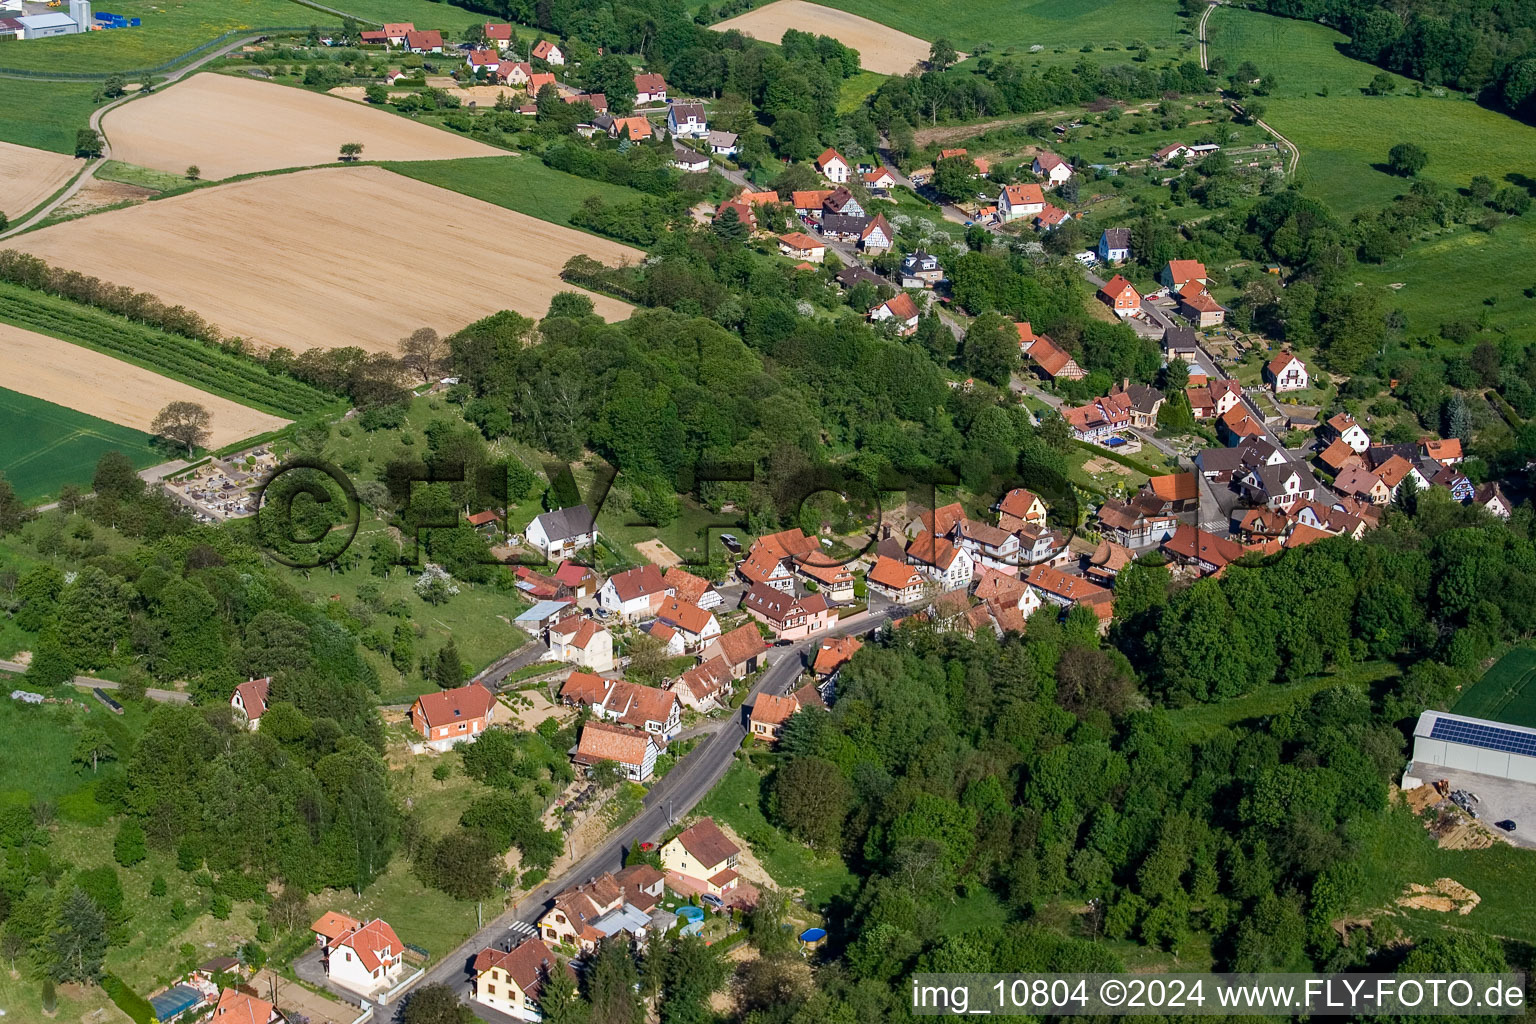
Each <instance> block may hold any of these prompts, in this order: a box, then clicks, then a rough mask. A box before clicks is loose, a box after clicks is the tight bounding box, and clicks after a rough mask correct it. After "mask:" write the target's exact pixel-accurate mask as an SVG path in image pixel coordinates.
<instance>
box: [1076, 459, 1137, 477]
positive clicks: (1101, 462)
mask: <svg viewBox="0 0 1536 1024" xmlns="http://www.w3.org/2000/svg"><path fill="white" fill-rule="evenodd" d="M1083 469H1085V470H1087V471H1088V472H1089V473H1092V474H1094V475H1098V474H1100V473H1118V474H1119V475H1121V476H1130V474H1131V471H1130V468H1129V467H1126V466H1122V465H1120V463H1118V462H1114V461H1112V460H1110V459H1089V460H1088V461H1087V462H1085V463H1083Z"/></svg>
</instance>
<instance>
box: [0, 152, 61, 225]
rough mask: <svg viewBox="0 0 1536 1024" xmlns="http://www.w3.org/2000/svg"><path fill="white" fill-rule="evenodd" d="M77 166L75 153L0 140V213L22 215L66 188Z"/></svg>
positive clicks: (8, 215)
mask: <svg viewBox="0 0 1536 1024" xmlns="http://www.w3.org/2000/svg"><path fill="white" fill-rule="evenodd" d="M78 169H79V163H78V161H76V160H75V158H74V157H72V156H65V155H64V154H63V153H50V152H48V151H47V150H45V149H33V148H32V147H31V146H17V145H13V144H12V143H9V142H0V213H3V214H5V215H6V216H7V217H10V218H11V219H13V220H14V219H15V218H17V217H20V216H21V215H22V214H24V213H26V212H27V211H28V210H31V209H32V208H33V207H36V206H39V205H41V204H42V202H43V201H44V200H45V199H47V198H48V197H49V196H51V195H53V194H54V193H55V192H57V191H58V190H59V189H61V188H63V187H64V183H65V182H67V181H69V179H70V178H71V177H73V176H74V173H75V171H76V170H78Z"/></svg>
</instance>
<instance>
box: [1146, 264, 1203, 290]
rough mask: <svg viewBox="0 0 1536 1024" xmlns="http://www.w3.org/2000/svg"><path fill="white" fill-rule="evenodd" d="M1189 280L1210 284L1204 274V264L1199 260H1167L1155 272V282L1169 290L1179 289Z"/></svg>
mask: <svg viewBox="0 0 1536 1024" xmlns="http://www.w3.org/2000/svg"><path fill="white" fill-rule="evenodd" d="M1191 281H1198V282H1200V283H1201V284H1210V282H1209V281H1208V280H1206V276H1205V264H1204V263H1201V262H1200V261H1199V260H1169V261H1168V262H1167V263H1165V264H1163V269H1162V270H1159V271H1158V272H1157V282H1158V284H1160V285H1162V286H1163V287H1164V288H1167V289H1168V290H1169V291H1170V292H1177V291H1179V290H1181V289H1182V288H1183V287H1184V286H1185V285H1186V284H1189V282H1191Z"/></svg>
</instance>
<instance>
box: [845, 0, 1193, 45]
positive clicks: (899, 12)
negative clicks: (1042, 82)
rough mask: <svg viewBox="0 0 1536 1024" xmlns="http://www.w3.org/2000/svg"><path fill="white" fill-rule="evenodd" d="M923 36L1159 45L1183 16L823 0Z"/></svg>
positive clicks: (994, 0)
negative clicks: (1112, 41) (1111, 41)
mask: <svg viewBox="0 0 1536 1024" xmlns="http://www.w3.org/2000/svg"><path fill="white" fill-rule="evenodd" d="M822 2H824V3H825V6H827V7H835V8H837V9H838V10H842V11H848V12H849V13H851V14H857V15H859V16H860V17H864V18H868V19H870V20H871V21H878V22H880V23H881V24H882V25H889V26H890V27H891V28H894V29H897V30H899V31H902V32H906V33H909V34H910V35H914V36H917V37H919V38H921V39H938V38H941V37H943V38H947V39H948V40H949V41H950V42H951V43H953V44H954V45H955V46H956V47H958V48H959V49H961V50H966V51H969V50H974V49H976V48H977V47H978V46H979V45H981V44H984V43H987V44H991V45H992V46H993V47H1025V48H1028V47H1030V46H1033V45H1037V44H1038V45H1041V46H1047V47H1049V46H1053V45H1056V44H1058V43H1060V44H1066V45H1069V46H1073V47H1077V46H1082V45H1083V44H1084V43H1094V44H1096V45H1100V46H1102V45H1103V44H1104V43H1105V42H1108V41H1110V40H1114V41H1118V42H1120V43H1123V44H1129V43H1135V42H1146V43H1152V44H1157V43H1160V42H1167V41H1169V40H1171V39H1173V38H1174V37H1175V36H1176V35H1177V33H1178V30H1179V29H1180V28H1181V27H1183V26H1184V25H1185V20H1184V19H1183V18H1180V17H1179V16H1178V14H1177V11H1178V8H1177V5H1176V4H1174V3H1173V2H1172V0H934V2H932V3H921V4H920V3H903V4H889V3H880V2H879V0H822Z"/></svg>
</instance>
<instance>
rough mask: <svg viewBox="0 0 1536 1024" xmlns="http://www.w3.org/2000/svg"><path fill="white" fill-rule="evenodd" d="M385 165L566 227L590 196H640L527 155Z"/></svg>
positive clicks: (617, 199)
mask: <svg viewBox="0 0 1536 1024" xmlns="http://www.w3.org/2000/svg"><path fill="white" fill-rule="evenodd" d="M383 166H384V167H387V168H389V169H390V170H391V171H394V172H395V173H396V174H403V175H405V176H406V177H408V178H415V179H416V180H418V181H425V182H427V183H428V184H431V185H437V186H440V187H442V188H446V189H450V190H452V191H454V192H461V193H463V194H464V195H467V196H473V197H474V198H476V199H483V200H484V201H486V202H488V203H494V204H496V205H497V206H504V207H506V208H507V209H509V210H516V211H517V212H518V213H526V214H527V215H528V216H530V217H537V218H539V219H540V220H547V221H549V222H550V223H551V224H560V225H563V226H566V227H569V226H570V222H571V213H572V212H573V211H575V209H576V208H577V207H578V206H580V205H581V203H582V201H583V200H585V199H586V198H587V197H588V196H593V195H599V196H602V197H603V198H604V199H605V200H607V201H608V202H610V203H627V202H633V201H634V200H636V199H639V198H640V193H639V192H637V191H635V190H634V189H632V188H629V187H627V186H624V185H610V184H607V183H606V182H601V181H592V180H591V179H589V178H581V177H577V176H576V175H574V174H566V173H565V172H564V171H557V170H555V169H554V168H552V167H548V166H546V165H545V164H544V162H543V161H542V160H539V159H538V158H536V157H531V156H493V157H466V158H464V159H460V160H423V161H420V162H414V163H412V162H407V163H386V164H384V165H383Z"/></svg>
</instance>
